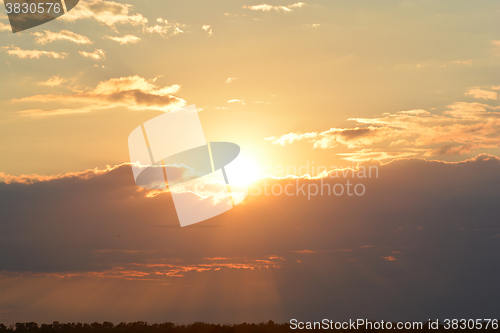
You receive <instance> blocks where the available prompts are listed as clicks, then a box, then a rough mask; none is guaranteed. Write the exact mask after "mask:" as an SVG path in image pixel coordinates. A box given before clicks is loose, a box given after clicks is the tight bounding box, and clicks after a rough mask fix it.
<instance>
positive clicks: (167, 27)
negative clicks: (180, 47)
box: [142, 17, 187, 38]
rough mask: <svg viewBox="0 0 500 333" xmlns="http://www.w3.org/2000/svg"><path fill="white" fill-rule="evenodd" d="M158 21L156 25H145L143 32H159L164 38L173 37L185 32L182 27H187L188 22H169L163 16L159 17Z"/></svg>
mask: <svg viewBox="0 0 500 333" xmlns="http://www.w3.org/2000/svg"><path fill="white" fill-rule="evenodd" d="M156 22H157V23H159V24H155V25H154V26H150V27H146V26H145V27H143V29H142V32H143V33H148V34H159V35H161V36H163V37H164V38H168V37H172V36H175V35H178V34H182V33H184V31H183V30H181V28H184V27H187V25H186V24H182V23H177V22H171V21H170V22H169V21H168V20H165V19H163V18H161V17H160V18H158V19H157V20H156Z"/></svg>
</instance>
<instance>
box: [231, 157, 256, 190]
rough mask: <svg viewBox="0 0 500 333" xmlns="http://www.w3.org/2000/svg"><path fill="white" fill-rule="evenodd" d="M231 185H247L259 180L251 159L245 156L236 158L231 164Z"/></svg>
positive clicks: (254, 164)
mask: <svg viewBox="0 0 500 333" xmlns="http://www.w3.org/2000/svg"><path fill="white" fill-rule="evenodd" d="M231 164H232V165H231V169H232V170H233V172H232V173H231V183H233V184H235V185H249V184H250V183H252V182H253V181H255V180H257V178H259V169H258V167H257V164H256V163H255V162H254V160H253V159H252V158H249V157H248V156H245V155H240V156H238V157H237V158H236V159H235V160H234V161H233V162H232V163H231Z"/></svg>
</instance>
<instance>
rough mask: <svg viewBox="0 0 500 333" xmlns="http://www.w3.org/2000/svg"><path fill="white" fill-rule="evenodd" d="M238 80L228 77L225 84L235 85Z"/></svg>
mask: <svg viewBox="0 0 500 333" xmlns="http://www.w3.org/2000/svg"><path fill="white" fill-rule="evenodd" d="M237 79H238V78H237V77H228V78H227V80H226V82H224V83H226V84H229V83H233V82H234V81H236V80H237Z"/></svg>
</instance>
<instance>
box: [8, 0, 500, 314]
mask: <svg viewBox="0 0 500 333" xmlns="http://www.w3.org/2000/svg"><path fill="white" fill-rule="evenodd" d="M0 1H1V0H0ZM499 18H500V4H498V2H496V1H486V0H484V1H483V0H481V1H474V2H471V1H451V0H443V1H427V0H419V1H408V0H404V1H388V0H379V1H368V0H366V1H365V0H360V1H341V0H335V1H327V0H325V1H315V2H307V1H306V2H294V1H288V2H286V1H267V0H266V2H260V1H253V2H252V1H247V0H245V1H240V0H234V1H222V0H210V1H207V0H204V1H201V0H185V1H170V0H169V1H157V0H147V1H133V0H130V1H128V0H123V1H117V2H115V1H107V0H106V1H105V0H81V1H80V2H79V4H78V5H77V6H76V7H75V8H74V9H73V10H71V11H69V12H68V13H67V14H65V15H63V16H61V17H59V18H57V19H55V20H53V21H50V22H47V23H45V24H43V25H40V26H38V27H34V28H31V29H28V30H25V31H22V32H18V33H12V31H11V29H10V25H9V20H8V18H7V15H6V12H5V7H4V6H3V4H0V66H1V67H0V68H1V71H0V73H1V80H0V198H1V201H0V207H1V209H0V220H1V222H0V239H1V240H2V241H1V242H0V322H4V323H6V324H12V323H15V322H16V321H37V322H39V323H41V322H52V321H55V320H57V321H60V322H66V321H75V322H76V321H80V322H91V321H113V322H115V323H118V322H120V321H133V320H144V321H149V322H163V321H172V322H179V323H190V322H194V321H207V322H215V323H237V322H243V321H247V322H258V321H268V320H270V319H272V320H275V321H281V322H285V321H289V320H290V319H292V318H297V319H299V320H303V321H310V320H318V319H319V320H321V319H323V318H331V319H338V320H346V319H357V318H368V319H377V320H381V319H383V320H427V319H429V318H440V319H445V318H481V317H495V316H497V315H498V309H499V307H500V304H499V301H498V300H499V299H500V298H499V296H500V289H499V287H498V284H497V282H496V281H497V280H498V276H499V274H500V271H499V269H498V266H497V265H495V263H496V262H498V259H499V253H500V252H499V250H500V227H499V225H498V221H499V215H500V210H499V208H498V204H497V202H498V200H500V186H499V185H500V184H499V182H500V168H499V166H500V159H499V158H498V156H499V154H500V150H499V143H500V111H499V110H500V104H499V93H500V79H499V77H500V76H499V75H498V74H500V30H499V23H498V22H499ZM193 104H195V105H196V107H197V110H198V115H199V118H200V121H201V124H202V126H203V131H204V135H205V138H206V140H207V141H228V142H233V143H236V144H238V145H239V146H240V147H241V154H242V155H243V156H244V158H245V161H246V162H247V163H246V165H245V166H244V167H242V168H243V170H244V171H245V173H246V175H247V176H246V177H245V176H244V177H243V179H242V181H244V182H246V183H248V184H249V185H250V192H249V195H248V197H247V198H246V200H245V201H244V202H243V203H242V204H241V205H238V206H237V207H236V208H234V209H232V210H231V211H229V212H227V213H224V214H222V215H220V216H217V217H214V218H212V219H209V220H207V221H204V222H201V223H198V224H196V225H193V226H190V227H186V228H180V226H179V222H178V219H177V216H176V212H175V208H174V206H173V202H172V195H171V193H169V192H168V191H158V190H143V189H140V188H138V187H137V186H136V185H135V183H134V178H133V176H132V171H131V167H130V164H128V163H129V162H130V159H129V151H128V145H127V138H128V135H129V134H130V133H131V132H132V130H134V129H135V128H136V127H138V126H140V124H142V123H144V122H145V121H147V120H149V119H151V118H153V117H155V116H158V115H161V114H163V113H165V112H175V110H176V109H178V108H179V107H184V106H188V105H193ZM370 167H372V168H374V170H376V171H377V172H376V174H373V175H370V176H367V177H359V173H358V172H360V171H361V170H365V169H366V170H368V169H369V168H370ZM346 168H350V169H346ZM181 169H182V168H181ZM336 169H341V170H343V171H340V172H339V171H335V170H336ZM351 170H354V171H355V172H356V174H355V173H354V172H353V173H351ZM184 171H185V170H184ZM184 171H183V170H180V172H184ZM335 174H336V175H337V176H338V177H335ZM287 175H288V176H287ZM347 181H349V182H351V183H352V184H353V189H355V188H354V186H355V185H357V184H361V185H362V186H360V187H358V188H357V189H358V190H359V191H358V192H356V193H355V194H353V195H349V194H347V191H348V186H346V185H345V184H346V182H347ZM288 184H290V187H289V188H291V189H292V192H290V193H293V195H288V194H286V193H283V192H280V193H279V194H277V193H278V191H279V189H283V188H286V185H288ZM335 184H340V185H341V187H342V188H343V189H344V190H345V193H343V194H342V195H336V194H334V193H331V194H325V193H323V194H320V193H318V192H316V194H312V193H314V191H315V190H319V189H324V188H325V187H324V186H326V185H329V186H330V188H333V187H334V186H335ZM300 186H303V188H305V189H306V191H305V193H304V194H303V193H302V192H301V191H299V189H300V188H301V187H300ZM326 188H328V186H327V187H326ZM339 188H340V187H339ZM273 189H274V190H275V191H274V192H273ZM311 190H312V191H313V192H311ZM361 190H363V191H362V192H363V194H362V195H358V194H359V193H361ZM186 195H192V196H193V197H194V198H196V199H197V200H206V193H197V192H196V191H194V192H193V193H189V194H186ZM471 305H473V306H471Z"/></svg>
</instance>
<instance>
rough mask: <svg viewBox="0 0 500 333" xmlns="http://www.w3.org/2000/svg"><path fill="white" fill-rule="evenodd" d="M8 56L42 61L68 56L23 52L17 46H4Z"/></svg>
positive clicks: (64, 54) (39, 51) (50, 52)
mask: <svg viewBox="0 0 500 333" xmlns="http://www.w3.org/2000/svg"><path fill="white" fill-rule="evenodd" d="M2 48H3V49H4V50H6V52H7V54H9V55H14V56H17V57H19V58H21V59H40V57H47V58H54V59H64V58H66V57H67V56H68V53H65V52H54V51H41V50H22V49H20V48H19V47H17V46H14V45H11V46H3V47H2Z"/></svg>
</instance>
